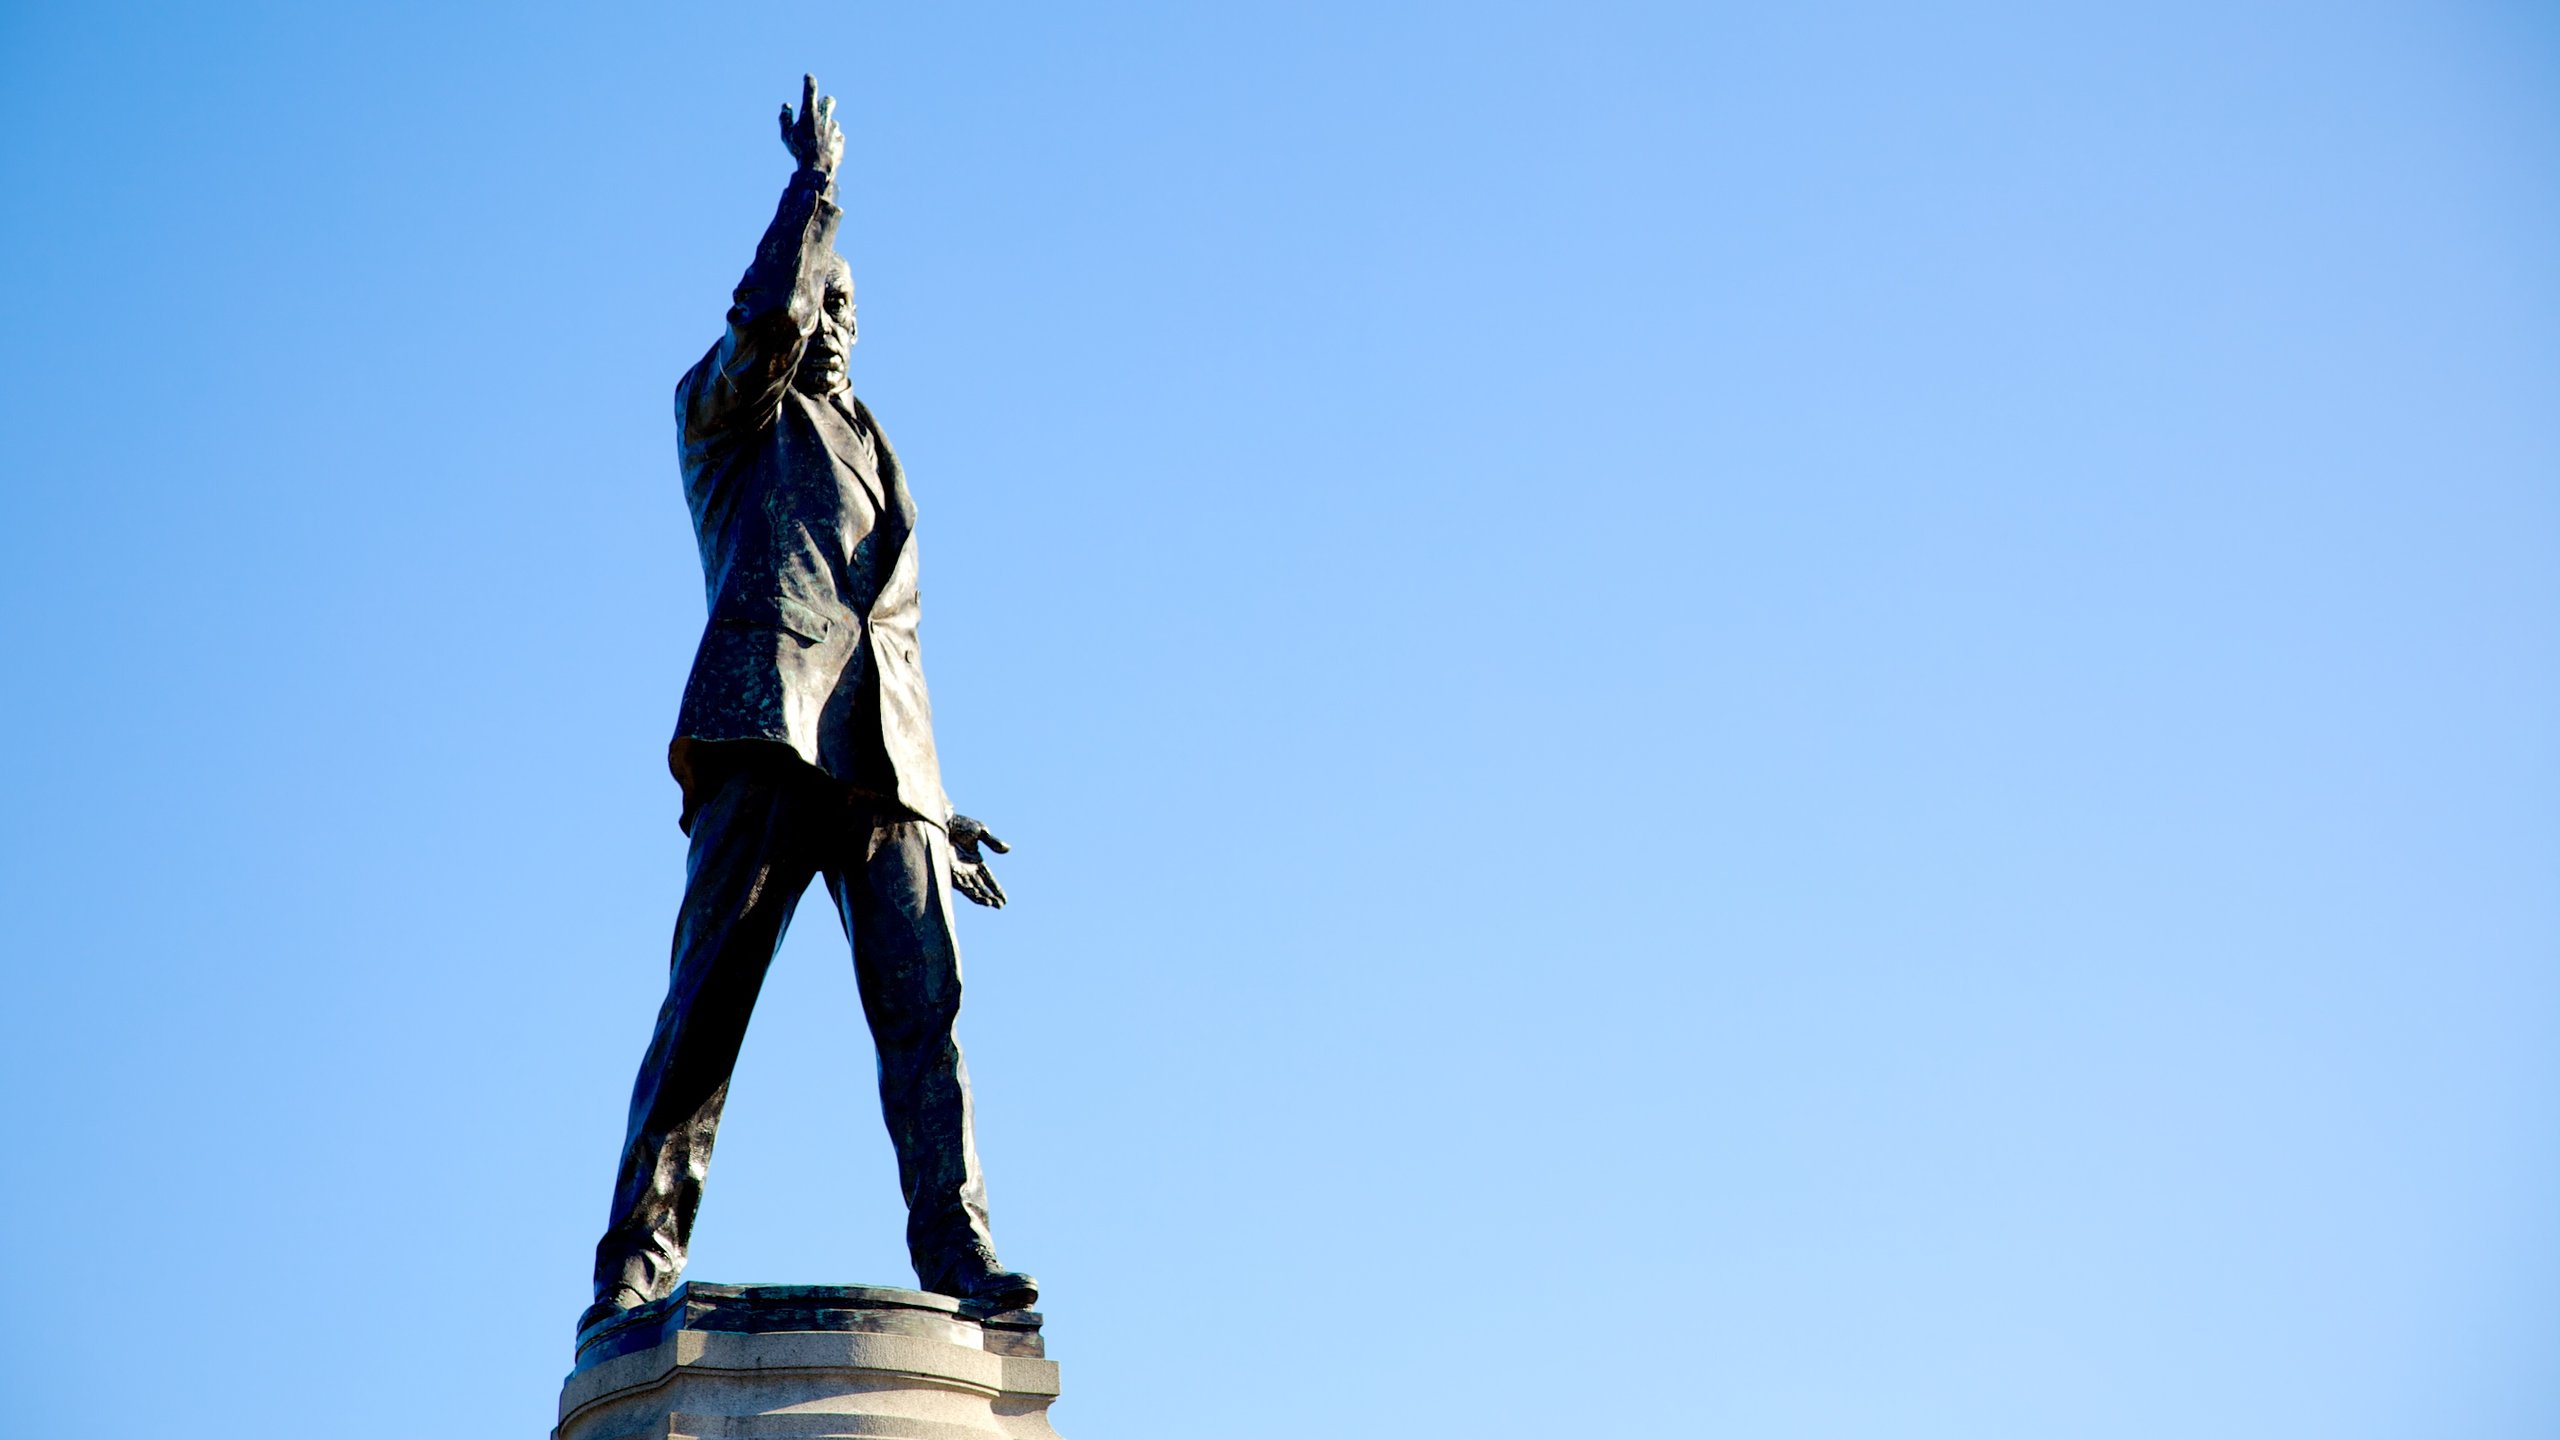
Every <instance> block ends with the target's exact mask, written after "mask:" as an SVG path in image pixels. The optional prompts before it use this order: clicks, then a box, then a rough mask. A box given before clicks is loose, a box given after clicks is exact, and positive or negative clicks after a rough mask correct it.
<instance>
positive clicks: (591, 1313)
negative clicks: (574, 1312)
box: [578, 1285, 649, 1335]
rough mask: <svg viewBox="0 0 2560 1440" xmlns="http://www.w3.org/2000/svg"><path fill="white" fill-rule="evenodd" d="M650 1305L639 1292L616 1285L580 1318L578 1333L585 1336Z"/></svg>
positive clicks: (628, 1287) (626, 1286)
mask: <svg viewBox="0 0 2560 1440" xmlns="http://www.w3.org/2000/svg"><path fill="white" fill-rule="evenodd" d="M648 1303H649V1302H648V1300H647V1299H645V1298H644V1297H643V1296H642V1295H641V1294H640V1292H639V1291H637V1290H634V1289H632V1288H631V1287H630V1286H628V1285H616V1286H614V1287H613V1288H612V1289H611V1290H608V1291H606V1292H605V1293H604V1294H603V1295H602V1296H600V1297H598V1299H597V1300H596V1303H594V1304H593V1305H590V1306H588V1307H587V1309H586V1313H585V1314H583V1315H580V1316H579V1317H578V1333H579V1334H581V1335H584V1334H586V1333H587V1332H588V1331H590V1330H593V1329H594V1328H596V1327H597V1326H598V1325H601V1324H603V1323H604V1322H606V1321H607V1320H610V1319H612V1318H613V1317H614V1316H616V1315H619V1314H621V1313H623V1312H624V1311H626V1310H635V1309H638V1308H639V1307H640V1306H642V1305H646V1304H648Z"/></svg>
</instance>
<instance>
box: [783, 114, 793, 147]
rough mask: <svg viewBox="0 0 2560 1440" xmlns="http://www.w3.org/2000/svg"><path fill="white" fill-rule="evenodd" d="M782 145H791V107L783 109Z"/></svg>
mask: <svg viewBox="0 0 2560 1440" xmlns="http://www.w3.org/2000/svg"><path fill="white" fill-rule="evenodd" d="M782 143H783V144H785V145H788V144H790V143H791V107H790V106H788V105H785V106H783V107H782Z"/></svg>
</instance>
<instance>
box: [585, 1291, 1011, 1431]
mask: <svg viewBox="0 0 2560 1440" xmlns="http://www.w3.org/2000/svg"><path fill="white" fill-rule="evenodd" d="M1057 1397H1058V1367H1057V1364H1056V1362H1054V1361H1051V1360H1049V1359H1046V1358H1044V1356H1043V1355H1042V1352H1041V1345H1040V1316H1039V1314H1038V1313H1037V1312H1035V1311H1030V1310H1015V1311H1011V1312H1008V1313H1005V1314H1001V1315H978V1314H975V1313H972V1312H969V1311H965V1310H963V1309H962V1307H961V1305H960V1302H959V1301H957V1300H953V1299H950V1298H948V1297H946V1296H941V1295H928V1294H926V1293H925V1292H923V1291H921V1290H893V1289H890V1288H887V1287H885V1286H871V1285H694V1284H687V1285H684V1286H681V1287H679V1288H678V1289H677V1290H676V1293H674V1294H673V1295H670V1296H668V1297H667V1298H666V1299H664V1300H660V1301H658V1302H657V1303H655V1304H653V1305H644V1306H642V1307H640V1308H639V1309H637V1310H633V1311H631V1312H630V1313H628V1314H625V1315H622V1316H620V1317H618V1318H616V1319H614V1320H612V1321H609V1322H607V1323H606V1324H603V1325H599V1326H597V1327H596V1328H594V1329H593V1330H590V1331H587V1332H586V1333H584V1334H582V1335H580V1336H579V1337H578V1363H577V1367H576V1368H575V1369H573V1370H571V1371H570V1372H569V1378H568V1379H567V1380H566V1381H563V1382H562V1383H561V1386H560V1424H559V1428H557V1429H555V1430H553V1431H552V1432H551V1433H552V1436H553V1440H839V1437H846V1440H849V1437H856V1436H859V1437H863V1440H1058V1432H1057V1431H1055V1430H1052V1429H1050V1428H1049V1414H1048V1411H1049V1402H1050V1401H1052V1400H1055V1399H1056V1398H1057Z"/></svg>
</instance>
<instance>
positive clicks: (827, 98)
mask: <svg viewBox="0 0 2560 1440" xmlns="http://www.w3.org/2000/svg"><path fill="white" fill-rule="evenodd" d="M835 120H836V97H834V96H833V95H821V96H819V97H818V124H819V125H820V126H821V127H823V126H828V125H832V124H834V123H835Z"/></svg>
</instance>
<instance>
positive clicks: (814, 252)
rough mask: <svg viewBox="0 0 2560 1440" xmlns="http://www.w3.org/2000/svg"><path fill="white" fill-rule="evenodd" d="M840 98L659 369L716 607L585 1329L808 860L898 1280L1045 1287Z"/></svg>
mask: <svg viewBox="0 0 2560 1440" xmlns="http://www.w3.org/2000/svg"><path fill="white" fill-rule="evenodd" d="M834 114H835V100H834V98H833V97H831V96H830V97H821V96H820V95H819V94H818V87H817V81H816V79H815V78H810V79H807V80H804V81H803V82H802V87H801V96H800V112H799V114H798V115H797V116H795V115H793V114H792V111H791V107H789V106H787V105H786V106H784V107H783V110H782V139H783V143H784V144H785V145H787V146H788V147H789V148H790V150H791V154H792V158H793V159H795V160H797V161H798V162H799V170H798V172H797V173H795V174H794V175H793V176H792V177H791V183H790V184H789V185H788V186H787V187H785V189H784V190H783V192H782V204H781V207H780V209H779V210H778V211H776V213H775V215H774V217H773V224H772V225H771V226H770V227H769V228H767V229H766V231H765V234H764V241H763V243H762V244H760V245H759V246H757V247H756V258H755V262H754V263H753V264H751V265H749V266H748V267H747V273H746V278H744V279H742V280H740V281H739V282H738V289H737V294H736V303H735V304H733V305H732V306H730V308H729V328H728V332H727V333H726V334H724V335H722V336H721V337H720V341H719V343H718V344H715V345H713V346H712V347H711V353H709V354H707V355H705V356H703V357H702V360H701V362H700V363H698V364H696V365H695V366H694V367H693V369H691V370H690V371H688V372H686V374H685V377H684V379H683V381H682V382H681V383H679V384H678V385H677V387H676V432H677V453H678V456H679V458H680V460H681V463H682V466H683V470H684V490H685V502H686V503H687V504H688V505H689V506H690V507H691V508H692V511H693V529H694V535H695V538H696V539H697V541H698V542H699V543H700V546H701V550H702V573H703V583H704V586H705V589H706V590H707V592H708V594H709V599H710V610H711V614H710V623H709V624H708V625H707V626H705V627H704V630H703V633H702V645H701V648H700V649H699V650H698V651H697V652H696V653H695V656H694V662H693V674H692V677H691V679H689V680H688V681H687V682H686V685H685V693H684V705H683V710H682V712H681V714H679V716H678V717H677V720H676V734H675V740H674V742H673V743H672V744H671V745H670V746H669V747H668V750H667V764H668V768H670V769H671V770H673V771H674V772H675V778H676V782H677V784H678V785H679V786H681V787H682V789H683V792H684V813H683V820H682V823H683V826H684V829H685V833H686V834H687V835H688V836H689V837H690V838H691V841H692V850H691V853H690V855H689V856H688V857H687V859H686V862H685V892H684V906H683V909H682V911H681V912H680V913H679V914H678V916H677V918H676V930H675V947H674V949H675V953H674V958H673V961H672V964H671V968H670V974H669V977H668V981H667V998H666V1003H665V1004H664V1005H662V1006H660V1007H659V1010H658V1026H657V1030H656V1032H655V1033H654V1034H653V1035H652V1036H651V1037H650V1040H649V1051H648V1054H647V1055H646V1056H645V1057H644V1058H643V1059H642V1060H641V1062H640V1076H639V1079H638V1080H637V1081H636V1082H635V1083H634V1084H633V1086H632V1090H631V1121H630V1128H629V1131H628V1134H627V1136H626V1138H625V1139H624V1141H623V1147H622V1165H621V1170H620V1173H619V1176H618V1177H617V1178H616V1180H615V1182H614V1191H613V1219H612V1222H611V1224H610V1225H609V1226H608V1227H607V1228H606V1230H605V1233H604V1238H603V1239H602V1240H601V1241H599V1242H598V1243H597V1245H596V1268H595V1304H594V1305H593V1306H591V1307H589V1308H588V1310H587V1312H586V1313H585V1314H584V1315H582V1316H581V1317H579V1321H578V1328H579V1330H580V1331H581V1332H584V1331H585V1330H586V1329H588V1328H589V1327H590V1326H593V1325H595V1324H597V1323H599V1322H602V1321H605V1320H609V1319H611V1318H612V1317H613V1316H615V1315H617V1314H620V1313H621V1312H623V1311H625V1310H628V1309H631V1308H632V1307H634V1306H637V1305H641V1304H645V1303H647V1302H649V1301H652V1300H657V1299H660V1298H662V1297H664V1296H666V1295H667V1294H669V1293H670V1292H671V1291H673V1290H674V1288H675V1286H676V1281H677V1278H678V1277H679V1276H680V1275H681V1274H682V1272H683V1270H684V1261H685V1245H686V1242H687V1239H688V1238H689V1237H690V1235H691V1233H692V1229H693V1217H694V1211H695V1208H696V1207H697V1206H698V1205H699V1204H700V1203H701V1200H702V1181H703V1175H704V1173H705V1171H706V1170H707V1169H708V1168H709V1166H710V1163H711V1143H712V1136H713V1132H714V1131H715V1130H716V1128H717V1127H718V1125H719V1123H720V1107H721V1103H722V1101H723V1100H725V1099H726V1098H727V1096H728V1093H729V1074H730V1071H731V1069H732V1067H734V1066H735V1064H736V1063H737V1057H738V1045H739V1042H740V1041H741V1040H742V1039H743V1038H744V1037H745V1034H746V1028H747V1016H748V1014H749V1012H750V1011H752V1010H753V1009H754V1008H755V1002H756V992H757V991H758V990H759V989H760V988H761V987H762V986H763V983H764V974H765V968H766V967H767V966H768V965H769V964H771V963H772V960H773V953H774V949H775V947H776V946H778V945H779V944H781V941H782V933H783V929H784V927H785V926H787V925H788V924H789V923H790V921H791V912H792V909H793V907H794V906H796V905H797V904H798V903H799V900H800V894H801V891H803V890H804V889H806V888H807V886H808V884H809V881H810V880H811V878H813V877H814V876H819V875H823V876H825V877H826V881H827V893H828V894H829V895H830V896H831V897H833V898H834V900H835V904H836V911H837V913H838V914H839V915H840V916H841V917H842V918H843V921H844V929H845V935H846V937H847V938H848V939H850V940H851V941H852V943H853V960H854V975H855V978H856V979H857V981H858V982H859V985H860V989H861V992H862V1008H863V1014H864V1015H865V1017H866V1018H868V1020H869V1021H870V1024H871V1036H872V1040H873V1043H874V1044H875V1045H876V1047H877V1048H878V1051H879V1062H880V1108H881V1110H882V1112H883V1113H884V1114H885V1115H886V1117H887V1119H888V1122H889V1136H890V1139H891V1141H892V1142H893V1143H894V1144H895V1146H896V1148H897V1154H898V1184H899V1187H900V1188H901V1189H902V1190H903V1191H904V1192H905V1195H906V1201H907V1252H908V1255H909V1256H910V1258H912V1259H913V1261H914V1262H915V1269H916V1278H917V1280H918V1281H919V1282H920V1283H921V1284H922V1285H923V1286H924V1287H925V1288H926V1289H928V1290H933V1291H937V1292H940V1293H941V1294H945V1295H951V1296H956V1297H958V1298H959V1299H961V1300H962V1301H964V1302H967V1303H969V1304H970V1305H972V1306H973V1307H976V1308H980V1309H984V1310H988V1311H994V1310H1007V1309H1016V1308H1020V1307H1022V1306H1026V1305H1029V1304H1031V1303H1032V1302H1033V1301H1034V1300H1035V1299H1037V1298H1038V1294H1039V1291H1038V1288H1037V1286H1036V1285H1035V1284H1034V1282H1033V1281H1032V1279H1031V1277H1029V1276H1027V1275H1022V1274H1018V1273H1015V1272H1012V1271H1008V1270H1005V1269H1003V1268H1002V1267H1001V1266H999V1265H998V1264H997V1263H996V1256H995V1248H994V1243H993V1241H992V1240H991V1239H990V1238H989V1236H988V1233H987V1201H986V1185H985V1181H984V1179H983V1178H982V1177H981V1175H980V1173H979V1170H978V1156H977V1149H976V1146H975V1144H974V1143H973V1141H972V1139H971V1136H970V1116H969V1075H968V1071H967V1069H966V1068H965V1067H964V1066H963V1065H962V1064H961V1061H960V1046H959V1043H958V1041H957V1040H956V1039H955V1038H954V1035H953V1030H952V1027H953V1023H954V1021H955V1020H956V1019H957V1017H958V1015H959V1010H960V950H959V945H958V942H957V940H956V938H955V937H954V935H953V933H952V908H953V907H952V895H953V893H954V892H955V891H956V892H958V893H959V894H961V895H963V896H966V897H967V898H969V899H970V900H973V901H975V902H976V903H978V904H980V905H991V906H996V905H1002V904H1003V903H1004V891H1003V890H1002V889H1001V888H999V887H998V886H997V884H996V881H995V877H994V876H993V875H992V874H990V873H989V872H988V870H987V867H986V863H985V861H984V859H983V858H982V856H981V854H980V849H979V847H980V846H981V845H984V846H985V847H987V848H988V849H992V850H995V851H997V852H998V853H1002V852H1003V851H1004V850H1005V849H1006V846H1005V844H1004V842H1002V841H1000V840H998V839H996V838H995V837H994V836H993V835H990V834H988V833H987V831H986V828H985V827H984V826H982V825H980V824H978V823H977V822H976V821H974V820H971V819H969V818H968V817H967V816H964V815H956V814H953V813H952V810H951V805H950V802H949V801H948V800H947V799H945V798H944V796H943V793H942V780H941V772H940V767H939V766H938V764H937V763H936V761H935V758H934V751H933V710H932V705H931V702H929V701H928V700H927V699H926V697H925V686H924V672H923V671H922V670H921V669H919V668H918V666H917V658H916V613H917V600H916V542H915V515H916V510H915V502H914V500H913V499H912V498H911V497H910V496H909V495H908V493H907V482H906V476H905V474H904V472H903V471H902V470H901V469H900V468H899V465H898V457H897V454H896V452H894V451H892V450H891V449H890V448H889V442H888V439H887V438H886V437H885V436H883V435H882V434H881V433H880V425H879V422H878V421H877V420H875V419H873V418H872V415H871V410H870V408H869V407H868V406H866V405H864V404H863V403H862V401H860V400H859V399H856V398H855V397H854V394H853V392H852V391H851V390H849V389H848V388H846V384H845V354H846V351H847V350H849V349H850V348H851V347H852V345H853V341H854V318H853V315H854V310H853V280H852V277H851V275H850V274H849V273H848V272H847V270H846V267H845V263H844V261H843V260H842V259H841V258H839V257H838V256H837V255H836V253H835V233H836V221H837V218H838V216H839V214H840V213H841V212H839V211H838V210H837V208H836V203H835V170H836V164H837V162H838V160H839V159H840V158H841V157H842V155H843V153H844V134H843V132H842V131H841V130H839V129H838V128H837V127H836V123H835V119H834Z"/></svg>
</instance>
